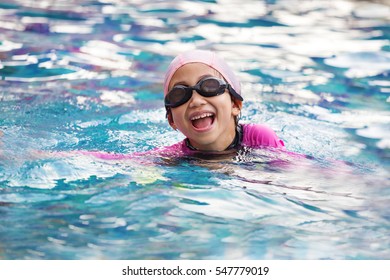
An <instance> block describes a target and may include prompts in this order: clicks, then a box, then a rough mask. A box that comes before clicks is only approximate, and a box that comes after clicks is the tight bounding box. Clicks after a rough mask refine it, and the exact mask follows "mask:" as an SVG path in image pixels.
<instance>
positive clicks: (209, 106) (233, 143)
mask: <svg viewBox="0 0 390 280" xmlns="http://www.w3.org/2000/svg"><path fill="white" fill-rule="evenodd" d="M242 101H243V98H242V96H241V88H240V84H239V82H238V80H237V78H236V76H235V75H234V73H233V72H232V70H231V69H230V68H229V66H228V65H227V64H226V63H225V61H223V60H222V59H221V58H219V57H217V56H216V54H215V53H213V52H210V51H203V50H193V51H189V52H186V53H183V54H180V55H178V56H177V57H176V58H175V59H173V61H172V62H171V64H170V65H169V67H168V70H167V72H166V75H165V81H164V102H165V108H166V110H167V119H168V122H169V124H170V126H171V127H172V128H173V129H175V130H179V131H180V132H182V133H183V134H184V135H185V136H186V138H185V139H184V140H183V141H181V142H179V143H177V144H174V145H172V146H169V147H164V148H162V149H158V151H159V152H161V153H169V152H175V153H176V154H178V155H189V154H194V153H199V152H200V153H206V154H218V153H226V152H230V151H235V150H237V149H238V148H239V147H241V146H246V147H251V148H261V147H273V148H281V149H284V143H283V141H282V140H280V139H279V138H278V137H277V136H276V134H275V132H274V131H273V130H271V129H270V128H268V127H267V126H265V125H260V124H256V125H255V124H242V125H241V124H239V123H238V120H239V115H240V112H241V108H242Z"/></svg>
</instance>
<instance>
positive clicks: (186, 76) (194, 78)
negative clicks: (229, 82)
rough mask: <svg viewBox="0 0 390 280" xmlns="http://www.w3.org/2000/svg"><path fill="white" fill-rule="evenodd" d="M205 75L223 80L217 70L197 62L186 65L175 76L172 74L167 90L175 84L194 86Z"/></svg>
mask: <svg viewBox="0 0 390 280" xmlns="http://www.w3.org/2000/svg"><path fill="white" fill-rule="evenodd" d="M205 75H211V76H215V77H219V78H223V77H222V75H221V74H220V73H219V72H218V71H217V70H215V69H214V68H212V67H210V66H208V65H206V64H203V63H199V62H194V63H188V64H185V65H183V66H181V67H180V68H179V69H177V70H176V72H175V74H173V76H172V78H171V80H170V82H169V88H171V87H173V86H174V85H175V84H176V83H179V82H185V83H187V84H195V83H197V82H198V81H199V78H200V77H202V76H205Z"/></svg>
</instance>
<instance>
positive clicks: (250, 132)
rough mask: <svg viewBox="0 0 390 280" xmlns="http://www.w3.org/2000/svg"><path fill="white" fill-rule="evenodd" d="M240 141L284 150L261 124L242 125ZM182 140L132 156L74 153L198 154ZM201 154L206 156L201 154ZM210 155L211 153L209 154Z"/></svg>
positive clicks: (109, 158) (108, 158)
mask: <svg viewBox="0 0 390 280" xmlns="http://www.w3.org/2000/svg"><path fill="white" fill-rule="evenodd" d="M241 128H242V139H241V141H240V143H239V145H240V146H243V147H249V148H255V149H258V148H264V147H271V148H279V149H281V150H285V147H284V143H283V141H282V140H280V139H279V138H278V136H277V135H276V133H275V132H274V131H273V130H272V129H271V128H269V127H268V126H265V125H261V124H243V125H241ZM186 141H187V140H186V139H184V140H182V141H180V142H178V143H176V144H173V145H171V146H166V147H162V148H156V149H153V150H151V151H147V152H136V153H132V154H114V153H106V152H94V151H78V152H76V153H78V154H83V155H90V156H94V157H97V158H100V159H103V160H122V159H130V158H135V157H143V156H166V157H183V156H190V155H194V154H197V153H199V151H196V150H193V149H191V147H189V145H188V144H187V142H186ZM203 154H206V153H205V152H203ZM210 154H211V155H212V153H210Z"/></svg>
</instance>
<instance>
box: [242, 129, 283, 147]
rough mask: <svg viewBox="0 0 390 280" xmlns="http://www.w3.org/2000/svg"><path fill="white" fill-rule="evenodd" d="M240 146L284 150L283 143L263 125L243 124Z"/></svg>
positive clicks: (273, 132)
mask: <svg viewBox="0 0 390 280" xmlns="http://www.w3.org/2000/svg"><path fill="white" fill-rule="evenodd" d="M242 129H243V139H242V145H243V146H248V147H252V148H259V147H274V148H284V143H283V141H282V140H280V139H279V137H278V136H277V135H276V133H275V131H273V130H272V129H271V128H270V127H268V126H266V125H264V124H243V125H242Z"/></svg>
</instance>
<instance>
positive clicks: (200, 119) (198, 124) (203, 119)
mask: <svg viewBox="0 0 390 280" xmlns="http://www.w3.org/2000/svg"><path fill="white" fill-rule="evenodd" d="M214 118H215V116H214V114H213V113H203V114H200V115H196V116H193V117H192V118H191V119H190V121H191V123H192V125H193V127H195V128H196V129H199V130H204V129H207V128H208V127H210V126H211V125H212V124H213V123H214Z"/></svg>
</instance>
